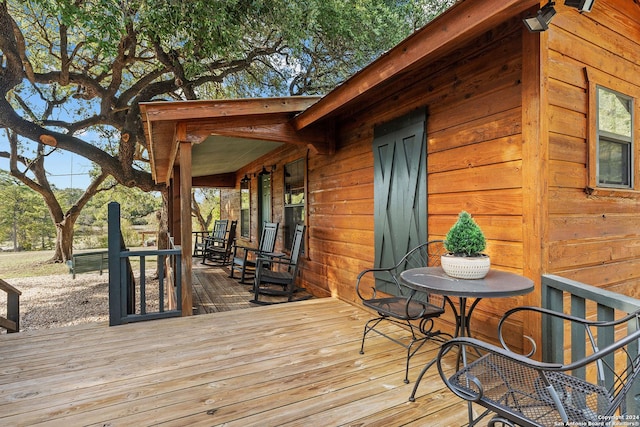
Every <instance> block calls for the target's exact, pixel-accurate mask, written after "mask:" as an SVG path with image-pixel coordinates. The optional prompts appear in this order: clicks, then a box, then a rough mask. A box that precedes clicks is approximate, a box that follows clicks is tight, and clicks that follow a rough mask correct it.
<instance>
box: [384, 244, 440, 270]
mask: <svg viewBox="0 0 640 427" xmlns="http://www.w3.org/2000/svg"><path fill="white" fill-rule="evenodd" d="M445 253H447V251H446V249H445V248H444V241H443V240H431V241H428V242H426V243H423V244H421V245H419V246H417V247H415V248H413V249H411V250H410V251H409V252H407V254H406V255H405V256H404V257H402V259H401V260H400V262H398V264H396V274H397V275H400V273H402V272H403V271H405V270H409V269H411V268H420V267H437V266H439V265H440V256H441V255H443V254H445Z"/></svg>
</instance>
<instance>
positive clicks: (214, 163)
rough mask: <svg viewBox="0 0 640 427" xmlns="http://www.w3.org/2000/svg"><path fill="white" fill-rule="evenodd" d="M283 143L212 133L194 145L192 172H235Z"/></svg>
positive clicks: (207, 173)
mask: <svg viewBox="0 0 640 427" xmlns="http://www.w3.org/2000/svg"><path fill="white" fill-rule="evenodd" d="M281 145H282V143H280V142H273V141H263V140H257V139H246V138H235V137H229V136H220V135H211V136H208V137H207V138H205V140H204V141H202V142H201V143H200V144H196V145H194V146H193V151H192V153H193V154H192V160H191V174H192V176H194V177H200V176H208V175H217V174H223V173H224V174H226V173H233V172H235V171H237V170H239V169H241V168H242V167H243V166H245V165H247V164H249V163H251V162H253V161H254V160H256V159H258V158H260V157H262V156H263V155H265V154H267V153H268V152H270V151H273V150H275V149H276V148H278V147H279V146H281Z"/></svg>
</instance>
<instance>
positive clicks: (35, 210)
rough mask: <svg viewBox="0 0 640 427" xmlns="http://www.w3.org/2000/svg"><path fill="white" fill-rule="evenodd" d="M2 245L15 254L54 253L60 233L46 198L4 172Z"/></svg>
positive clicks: (0, 197) (0, 215)
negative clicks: (5, 244) (46, 250)
mask: <svg viewBox="0 0 640 427" xmlns="http://www.w3.org/2000/svg"><path fill="white" fill-rule="evenodd" d="M0 200H2V203H0V241H3V242H10V245H11V248H12V249H13V250H17V249H25V250H31V249H50V248H51V247H52V245H53V242H54V240H53V239H54V238H55V235H56V230H55V228H54V227H53V224H52V223H51V219H50V217H49V212H48V211H47V208H46V206H45V204H44V201H43V200H42V198H40V197H39V196H38V195H37V194H36V193H34V192H33V191H31V189H30V188H28V187H27V186H26V185H23V184H21V183H20V182H18V181H16V180H14V179H12V178H11V177H10V176H9V175H8V173H7V172H5V171H0Z"/></svg>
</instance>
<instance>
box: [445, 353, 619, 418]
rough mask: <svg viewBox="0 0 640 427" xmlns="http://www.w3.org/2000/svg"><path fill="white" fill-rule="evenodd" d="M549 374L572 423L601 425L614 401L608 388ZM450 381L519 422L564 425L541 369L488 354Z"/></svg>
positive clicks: (558, 374)
mask: <svg viewBox="0 0 640 427" xmlns="http://www.w3.org/2000/svg"><path fill="white" fill-rule="evenodd" d="M545 375H546V376H547V378H548V380H549V382H550V383H551V385H552V386H553V387H554V389H556V391H557V392H558V393H559V397H560V399H561V401H562V403H563V405H564V409H565V410H566V411H567V416H568V418H569V420H570V421H571V423H572V425H599V424H598V421H599V419H598V412H597V411H598V408H607V407H609V406H610V405H611V403H612V400H613V398H612V397H611V395H610V394H609V392H608V391H607V390H606V389H605V388H604V387H599V386H596V385H594V384H591V383H588V382H586V381H583V380H581V379H579V378H576V377H573V376H570V375H567V374H564V373H562V372H546V373H545ZM476 380H477V381H479V383H480V384H482V390H481V391H479V389H478V387H476V386H475V384H476ZM450 382H451V384H452V385H454V386H455V387H457V388H458V389H460V390H464V391H465V392H466V393H468V395H469V396H475V397H477V398H478V399H480V400H482V401H483V402H484V403H483V406H485V407H488V408H490V409H491V410H492V411H494V412H496V413H498V414H501V415H502V416H507V415H508V419H511V420H513V419H514V418H515V419H516V422H517V423H524V424H527V423H529V424H530V423H536V424H540V425H545V426H546V425H549V426H550V425H563V424H562V418H561V417H560V414H559V412H558V409H557V407H556V404H555V402H554V401H553V398H552V397H551V394H550V393H549V390H548V389H547V388H546V387H545V386H544V384H543V383H542V380H541V378H540V373H539V371H538V370H536V369H533V368H530V367H527V366H525V365H522V364H519V363H515V362H513V361H511V360H509V359H507V358H505V357H501V356H498V355H496V354H492V353H490V354H487V355H485V356H483V357H481V358H480V359H478V360H476V361H474V362H472V363H471V364H469V365H468V366H467V367H465V368H463V369H461V370H460V371H458V372H457V373H455V374H454V375H453V376H452V377H451V378H450ZM574 423H575V424H574ZM524 424H523V425H524Z"/></svg>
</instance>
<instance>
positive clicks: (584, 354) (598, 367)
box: [437, 307, 640, 427]
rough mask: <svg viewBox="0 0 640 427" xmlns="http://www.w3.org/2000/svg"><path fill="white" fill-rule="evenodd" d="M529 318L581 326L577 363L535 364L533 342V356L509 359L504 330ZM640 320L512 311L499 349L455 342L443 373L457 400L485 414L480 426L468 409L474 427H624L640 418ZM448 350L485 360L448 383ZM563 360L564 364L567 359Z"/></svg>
mask: <svg viewBox="0 0 640 427" xmlns="http://www.w3.org/2000/svg"><path fill="white" fill-rule="evenodd" d="M525 310H528V311H535V312H539V313H542V316H551V317H553V318H556V319H562V320H561V322H563V323H567V322H569V324H572V325H577V326H578V327H577V328H574V329H573V330H574V332H573V333H572V334H571V341H572V347H573V346H574V345H576V346H579V347H582V348H581V349H580V350H579V351H578V355H577V356H576V357H574V359H575V360H573V361H571V362H569V363H567V362H564V360H562V361H558V362H555V361H552V362H539V361H537V360H533V359H531V356H533V355H534V354H535V352H536V349H537V346H536V344H535V342H534V341H533V340H532V339H531V338H530V337H526V338H528V340H529V342H530V343H531V345H532V350H531V352H530V353H529V354H527V355H520V354H518V353H514V352H513V351H510V350H509V349H508V346H507V345H506V344H505V341H504V338H503V333H502V332H503V330H502V329H503V325H504V324H505V320H506V319H507V318H509V316H511V315H513V314H514V313H518V312H521V311H525ZM639 316H640V311H636V312H634V313H631V314H629V315H627V316H625V317H624V318H621V319H619V320H616V321H607V322H603V321H589V320H585V319H582V318H579V317H575V316H571V315H567V314H564V313H558V312H555V311H551V310H547V309H542V308H537V307H519V308H515V309H512V310H510V311H508V312H507V313H506V314H505V315H504V316H503V317H502V319H501V320H500V322H499V326H498V334H499V338H500V342H501V344H502V347H499V346H495V345H492V344H489V343H486V342H483V341H480V340H477V339H473V338H455V339H452V340H450V341H449V342H447V343H445V344H444V345H443V346H442V347H441V349H440V352H439V354H438V359H437V365H438V371H439V372H440V376H441V377H442V379H443V381H444V382H445V384H446V385H447V387H449V389H450V390H451V391H453V393H455V394H456V395H457V396H459V397H461V398H463V399H465V400H467V401H468V402H470V403H469V405H471V403H475V404H478V405H481V406H483V407H484V408H486V410H485V411H484V412H483V413H482V414H480V415H478V416H477V417H476V418H475V419H474V418H473V417H474V413H473V411H472V410H471V408H469V426H473V425H476V424H477V423H478V422H479V421H480V420H482V419H483V418H484V417H486V416H487V415H488V416H491V418H490V419H489V422H488V424H487V425H489V426H495V425H501V426H505V425H507V426H516V425H518V426H525V427H540V426H561V425H568V426H580V425H585V426H586V425H589V426H608V425H620V424H618V423H619V422H624V420H628V419H635V420H638V419H639V417H640V416H639V415H638V410H639V409H640V408H638V407H637V406H636V405H637V402H636V400H637V399H636V397H637V395H638V385H637V384H636V385H634V380H635V379H636V377H637V376H638V372H640V358H639V357H638V340H639V339H640V329H638V327H639V325H638V323H639V322H638V320H639ZM578 330H579V331H580V334H579V335H578V334H577V331H578ZM621 330H624V334H623V335H624V336H623V337H621V338H620V337H618V338H617V340H616V338H615V333H616V331H621ZM587 346H588V347H589V348H588V349H585V347H587ZM451 350H454V351H459V352H462V353H463V354H465V356H466V357H469V358H474V357H478V356H477V355H478V354H480V355H481V356H480V357H479V358H477V359H476V360H474V361H472V362H470V363H467V364H466V366H464V367H462V368H461V369H460V370H459V371H457V372H456V373H454V374H453V375H447V374H445V373H444V371H445V369H446V366H443V361H444V360H446V359H443V356H444V355H445V354H446V353H448V352H449V351H451ZM585 350H586V351H585ZM561 357H562V358H566V356H565V354H562V355H561ZM631 390H633V391H632V392H630V391H631ZM629 410H631V412H628V411H629ZM629 413H631V414H635V415H634V418H627V416H628V415H627V414H629Z"/></svg>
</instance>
